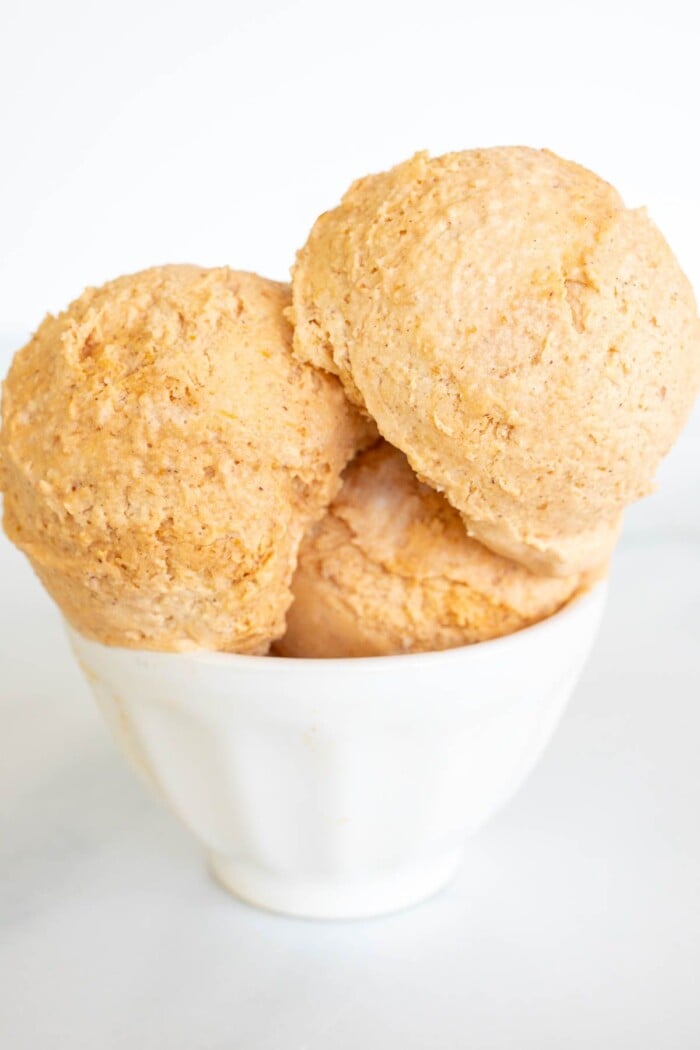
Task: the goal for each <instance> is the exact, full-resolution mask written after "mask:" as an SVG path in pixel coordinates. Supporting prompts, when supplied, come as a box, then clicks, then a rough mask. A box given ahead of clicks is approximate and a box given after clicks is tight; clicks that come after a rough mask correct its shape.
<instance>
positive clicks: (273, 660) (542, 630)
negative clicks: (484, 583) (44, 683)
mask: <svg viewBox="0 0 700 1050" xmlns="http://www.w3.org/2000/svg"><path fill="white" fill-rule="evenodd" d="M607 593H608V581H607V578H603V579H600V580H597V581H596V582H595V583H594V584H593V585H592V586H591V587H589V588H587V589H586V590H583V591H581V592H579V593H578V594H576V595H574V597H573V598H571V599H570V600H569V601H568V602H567V603H566V604H565V605H563V606H562V607H561V609H557V611H556V612H554V613H552V614H551V615H550V616H547V617H546V618H545V619H544V620H538V621H537V622H536V623H533V624H530V625H529V626H528V627H521V628H520V630H517V631H513V632H512V633H511V634H506V635H501V636H499V637H498V638H489V639H486V640H485V641H483V642H472V643H471V644H470V645H460V646H455V647H453V648H451V649H438V650H430V651H427V652H418V653H393V654H391V655H389V656H329V657H318V656H314V657H301V656H253V655H249V654H246V653H226V652H219V651H216V650H210V649H191V650H187V651H185V652H164V651H162V650H156V649H131V648H129V649H127V648H125V647H123V646H112V645H105V644H104V643H102V642H98V641H96V640H94V639H91V638H87V637H86V636H85V635H84V634H82V633H81V632H80V631H78V630H76V628H74V627H73V626H72V625H71V624H69V623H67V624H66V626H67V628H68V632H69V635H71V636H72V638H74V639H76V640H77V641H78V644H79V645H87V646H90V647H91V646H95V647H98V648H99V649H101V650H102V651H103V652H110V651H113V652H115V653H116V652H119V653H122V654H129V656H130V657H131V659H133V660H139V661H140V660H148V662H149V663H150V662H155V663H157V662H160V661H161V660H164V659H172V658H173V657H175V658H177V659H178V660H181V661H183V662H184V661H187V662H189V663H198V664H208V665H212V666H219V667H225V666H229V667H234V666H235V667H236V668H238V669H239V670H247V671H254V672H255V673H258V674H271V673H275V672H277V673H281V674H285V675H288V674H292V675H297V676H302V675H307V674H309V673H318V670H319V668H322V669H324V670H328V671H330V670H331V669H333V670H335V671H343V670H345V671H347V672H350V671H352V672H353V673H355V672H363V673H366V672H370V673H377V674H378V673H384V672H386V671H387V670H389V669H391V668H394V670H397V669H398V668H397V661H400V662H401V666H402V667H403V668H404V669H405V670H409V669H410V668H413V669H415V670H419V669H421V670H423V669H425V668H428V669H429V668H430V667H432V666H434V665H435V664H436V663H440V664H445V663H449V662H458V661H463V660H465V659H467V660H471V661H475V660H479V659H482V658H483V659H491V657H493V656H494V655H495V654H497V653H498V652H499V651H502V652H503V654H504V656H506V655H507V654H508V651H509V650H513V649H516V648H521V647H523V646H526V645H529V644H530V643H531V642H532V641H533V639H535V638H536V639H537V640H538V641H543V640H546V638H547V636H548V635H552V634H555V633H556V632H557V631H558V630H560V629H561V628H562V626H563V625H564V624H565V623H567V622H568V621H570V620H572V619H575V618H576V617H580V616H581V615H585V613H587V612H591V613H593V614H595V613H596V612H598V614H599V615H602V612H603V609H604V606H605V600H606V597H607ZM467 654H468V655H467Z"/></svg>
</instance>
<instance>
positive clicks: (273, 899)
mask: <svg viewBox="0 0 700 1050" xmlns="http://www.w3.org/2000/svg"><path fill="white" fill-rule="evenodd" d="M461 860H462V850H456V851H452V852H449V853H441V854H438V855H437V856H436V857H429V858H427V859H425V858H424V859H421V860H420V861H413V862H411V863H407V864H402V865H401V866H399V867H396V868H393V869H390V870H387V871H377V872H373V873H371V874H364V875H363V874H358V875H357V876H355V877H354V878H342V877H332V876H329V877H328V878H327V879H313V878H305V877H295V876H293V875H288V874H281V873H277V872H274V871H269V870H265V869H262V868H258V867H255V866H254V865H252V864H248V863H246V862H245V861H239V860H235V859H233V858H231V857H224V856H222V855H221V854H217V853H210V854H209V864H210V867H211V870H212V872H213V874H214V876H215V877H216V878H217V879H218V881H219V882H220V883H221V884H222V886H224V887H225V889H227V890H228V891H229V892H230V893H232V894H234V896H236V897H240V898H241V900H244V901H246V903H248V904H254V905H255V906H256V907H258V908H264V909H265V910H267V911H274V912H278V913H281V914H283V915H295V916H298V917H299V918H307V919H363V918H370V917H372V916H374V915H387V914H389V913H390V912H395V911H402V910H403V909H404V908H409V907H411V905H413V904H418V903H419V901H422V900H425V899H426V898H427V897H432V896H433V894H435V893H437V892H438V891H439V890H441V889H442V888H443V887H444V886H445V885H446V884H447V883H448V882H449V881H450V880H451V879H452V877H453V876H454V874H455V872H456V871H457V868H458V867H459V864H460V862H461Z"/></svg>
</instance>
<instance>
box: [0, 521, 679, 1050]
mask: <svg viewBox="0 0 700 1050" xmlns="http://www.w3.org/2000/svg"><path fill="white" fill-rule="evenodd" d="M676 525H677V526H678V527H677V528H674V530H673V531H671V532H669V533H668V534H667V535H666V536H663V535H658V536H657V537H656V538H654V539H653V538H650V536H649V535H647V534H646V533H645V532H644V531H643V530H642V531H641V532H640V533H639V534H638V535H636V536H635V535H634V534H633V535H632V536H631V537H629V538H628V539H627V540H626V541H624V542H623V544H622V546H621V548H620V550H619V552H618V554H617V556H616V558H615V563H614V566H613V573H612V593H611V599H610V604H609V609H608V612H607V615H606V619H605V622H604V625H603V629H602V633H601V635H600V638H599V640H598V643H597V646H596V648H595V651H594V654H593V656H592V659H591V661H590V663H589V666H588V668H587V671H586V672H585V674H584V678H583V681H582V683H581V685H580V687H579V689H578V690H577V692H576V694H575V696H574V699H573V701H572V703H571V706H570V709H569V711H568V713H567V715H566V716H565V719H564V722H563V724H562V726H561V728H560V730H559V731H558V733H557V735H556V737H555V740H554V742H553V744H552V746H551V747H550V749H549V751H548V753H547V755H546V756H545V758H544V760H543V762H542V764H541V765H540V766H539V768H538V769H537V770H536V772H535V773H534V774H533V776H532V777H531V778H530V780H529V781H528V783H527V785H526V786H525V788H524V789H523V791H522V792H521V794H520V795H519V796H518V797H517V799H516V800H515V801H514V802H513V803H512V804H511V805H510V806H509V807H508V808H507V809H506V810H505V811H503V813H502V814H501V815H500V816H499V817H498V818H497V819H496V820H495V821H494V822H493V823H492V824H491V825H490V826H489V827H487V828H486V829H485V830H484V831H483V832H482V833H481V834H479V835H478V836H477V837H475V838H474V839H473V840H472V843H471V845H470V848H469V851H468V855H467V859H466V862H465V864H464V866H463V868H462V870H461V871H460V873H459V875H458V877H457V879H456V880H455V882H454V883H453V884H452V885H451V886H450V887H449V889H447V890H446V891H445V892H443V893H442V894H441V895H439V896H438V897H435V898H434V899H433V900H431V901H428V902H427V903H425V904H423V905H421V906H420V907H418V908H416V909H414V910H413V911H409V912H406V913H403V914H401V915H396V916H393V917H390V918H386V919H375V920H373V921H369V922H360V923H330V924H324V923H312V922H304V921H298V920H291V919H284V918H279V917H276V916H273V915H268V914H265V913H263V912H259V911H256V910H255V909H252V908H249V907H247V906H246V905H244V904H241V903H239V902H237V901H236V900H234V899H233V898H230V897H228V896H227V895H226V894H225V893H224V892H223V891H222V890H221V889H220V888H219V887H218V886H217V885H216V884H215V883H214V882H213V881H212V880H211V878H210V877H209V875H208V874H207V872H206V870H205V868H204V864H203V858H202V855H201V852H200V850H199V848H198V846H197V844H196V842H194V841H193V840H192V839H191V838H190V837H189V835H188V833H187V832H186V831H185V830H184V829H183V828H181V827H180V826H179V825H178V824H177V822H176V821H175V819H174V818H173V817H171V815H170V814H169V813H167V812H166V811H165V810H164V809H162V808H161V807H160V805H159V804H158V803H157V802H156V801H155V800H154V799H152V798H151V797H150V796H149V794H147V792H146V790H145V789H144V788H143V787H142V786H141V784H140V783H139V782H138V781H137V780H136V779H135V778H134V777H133V776H132V773H131V771H130V770H129V769H128V768H127V767H126V765H125V763H124V762H123V760H122V758H121V756H120V755H119V754H118V753H117V752H116V750H115V748H114V746H113V744H112V741H111V738H110V737H109V736H108V735H107V731H106V729H105V728H104V726H103V725H102V723H101V721H100V718H99V715H98V713H97V710H96V708H95V707H94V705H93V702H92V700H91V698H90V696H89V694H88V691H87V688H86V686H85V684H84V683H83V681H82V679H81V677H80V674H79V672H78V670H77V668H76V667H75V665H74V663H73V660H72V658H71V656H70V654H69V652H68V648H67V644H66V640H65V637H64V635H63V631H62V628H61V625H60V621H59V618H58V616H57V614H56V613H55V611H54V609H53V608H52V606H51V604H50V603H49V601H48V599H46V598H45V597H44V595H43V593H42V592H41V590H40V588H39V585H38V584H37V582H36V581H35V580H34V578H33V576H32V574H31V572H30V570H29V569H28V567H27V566H26V565H25V563H24V561H23V559H22V558H21V557H20V556H19V555H18V554H17V553H16V552H15V551H14V550H13V549H12V548H11V547H10V546H9V544H8V543H7V541H5V540H4V539H3V540H1V541H0V580H1V581H2V585H1V586H2V593H1V597H0V637H1V638H2V651H1V672H0V709H1V710H0V717H1V718H2V726H3V732H2V743H1V744H0V748H1V751H0V757H1V761H0V882H1V894H0V926H1V928H0V1045H2V1046H3V1047H8V1048H12V1050H30V1048H31V1050H35V1048H43V1047H49V1046H50V1047H52V1050H61V1048H63V1047H66V1048H70V1050H94V1048H95V1047H100V1048H101V1050H112V1048H121V1047H138V1048H139V1050H157V1048H164V1050H165V1048H167V1050H180V1048H182V1050H237V1048H242V1050H243V1048H245V1050H280V1048H282V1050H287V1048H289V1050H322V1048H323V1050H328V1048H334V1050H346V1048H347V1050H351V1048H352V1050H355V1048H357V1047H367V1048H373V1047H382V1048H390V1050H391V1048H394V1047H396V1048H397V1050H398V1048H399V1047H400V1048H401V1050H414V1048H415V1050H418V1048H425V1047H440V1048H441V1050H450V1048H460V1050H461V1048H464V1047H467V1046H469V1047H478V1048H479V1050H502V1048H511V1047H512V1048H517V1050H529V1048H532V1050H548V1048H550V1047H551V1048H552V1050H555V1048H556V1050H560V1048H561V1047H563V1046H566V1047H567V1050H570V1048H578V1047H581V1048H586V1050H590V1048H591V1047H598V1046H601V1047H603V1046H604V1047H606V1050H608V1048H618V1047H625V1048H626V1047H630V1048H635V1050H643V1048H647V1047H648V1048H650V1050H651V1048H652V1047H653V1048H657V1047H659V1046H663V1047H664V1048H665V1050H674V1048H679V1050H681V1048H682V1050H688V1048H689V1047H691V1046H695V1045H699V1044H700V1004H699V1002H698V996H697V974H698V971H699V970H700V898H699V895H698V886H699V885H700V821H699V820H698V808H699V805H700V763H698V761H697V741H698V738H699V737H700V537H698V536H697V533H696V532H695V529H694V522H693V519H692V516H688V517H686V519H685V524H684V523H683V521H681V522H680V523H679V522H676ZM681 525H683V526H684V527H680V526H681ZM685 526H687V527H685Z"/></svg>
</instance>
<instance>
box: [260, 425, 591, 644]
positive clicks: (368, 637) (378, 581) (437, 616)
mask: <svg viewBox="0 0 700 1050" xmlns="http://www.w3.org/2000/svg"><path fill="white" fill-rule="evenodd" d="M585 583H586V581H585V580H584V579H583V577H581V576H579V575H574V576H571V577H569V578H566V579H564V578H555V577H546V576H540V575H535V574H533V573H531V572H529V571H528V570H527V569H526V568H524V567H523V566H522V565H519V564H517V563H516V562H513V561H510V560H508V559H506V558H503V557H501V556H500V555H498V554H494V553H493V552H492V551H490V550H488V549H487V548H486V547H484V546H483V545H482V544H480V543H478V542H477V541H476V540H474V539H471V538H470V537H469V536H468V535H467V533H466V531H465V529H464V524H463V522H462V520H461V518H460V516H459V514H458V513H457V511H456V510H454V509H453V508H452V507H451V506H450V505H449V504H448V502H447V501H446V500H445V499H444V497H443V496H441V495H439V493H437V492H435V491H434V490H433V489H431V488H429V487H428V486H427V485H424V484H422V483H421V482H420V481H419V480H418V478H417V477H416V475H415V474H414V473H413V471H412V470H411V468H410V466H409V465H408V462H407V461H406V458H405V457H404V456H403V455H402V453H401V452H399V451H398V450H397V449H395V448H392V447H391V446H390V445H389V444H387V443H386V442H381V443H380V444H379V445H377V446H375V447H374V448H371V449H369V450H368V451H366V452H363V453H361V454H360V455H359V456H358V457H357V458H356V459H355V460H353V462H352V463H351V464H350V465H349V467H348V468H347V470H346V472H345V476H344V483H343V487H342V489H341V490H340V492H339V494H338V495H337V496H336V498H335V499H334V501H333V502H332V503H331V506H330V508H329V510H328V512H327V514H326V516H325V517H324V518H323V519H322V520H321V521H320V522H318V524H316V525H315V526H313V527H312V529H311V530H310V532H309V534H308V535H307V536H306V538H305V540H304V542H303V544H302V546H301V550H300V553H299V564H298V567H297V571H296V574H295V576H294V581H293V584H292V589H293V591H294V603H293V605H292V607H291V609H290V611H289V613H288V616H287V631H286V634H285V635H284V637H283V639H282V641H281V642H278V643H277V644H276V646H275V651H276V652H277V653H279V654H280V655H284V656H296V657H344V656H384V655H391V654H397V653H407V652H419V651H422V650H439V649H448V648H452V647H454V646H459V645H467V644H469V643H472V642H480V641H484V640H485V639H488V638H496V637H499V636H501V635H504V634H510V633H511V632H512V631H517V630H518V629H519V628H521V627H525V626H527V625H528V624H531V623H534V622H536V621H537V620H541V619H543V618H544V617H546V616H549V615H550V614H551V613H553V612H555V611H556V610H557V609H559V608H560V607H561V606H562V605H563V604H564V603H565V602H566V601H567V600H568V599H570V598H571V597H572V595H574V594H575V593H576V592H577V591H578V590H579V589H580V588H581V587H582V586H585Z"/></svg>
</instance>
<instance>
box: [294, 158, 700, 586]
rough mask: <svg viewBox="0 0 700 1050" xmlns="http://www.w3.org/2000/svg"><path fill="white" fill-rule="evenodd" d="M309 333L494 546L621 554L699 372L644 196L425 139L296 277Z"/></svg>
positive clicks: (585, 174)
mask: <svg viewBox="0 0 700 1050" xmlns="http://www.w3.org/2000/svg"><path fill="white" fill-rule="evenodd" d="M290 316H291V318H292V320H293V322H294V324H295V335H294V347H295V352H296V354H297V356H298V357H299V358H300V359H303V360H306V361H311V362H313V363H314V364H316V365H320V366H322V367H323V368H326V369H328V370H329V371H331V372H335V373H336V374H338V375H339V376H340V378H341V379H342V381H343V384H344V386H345V388H346V390H347V391H348V394H349V395H350V396H351V397H352V398H353V400H354V401H355V402H356V403H357V404H358V405H360V406H361V407H362V408H364V409H365V410H366V411H367V412H368V414H369V415H370V416H372V417H373V418H374V419H375V420H376V422H377V425H378V427H379V430H380V432H381V433H382V434H383V435H384V437H386V438H387V439H388V440H389V441H391V443H392V444H394V445H396V446H397V447H399V448H400V449H402V451H403V452H405V453H406V455H407V457H408V459H409V461H410V463H411V465H412V467H413V468H414V470H416V471H417V473H418V474H419V475H420V476H421V477H422V478H423V479H424V480H426V481H427V482H428V483H429V484H431V485H432V486H434V487H435V488H436V489H439V490H440V491H442V492H444V493H445V495H446V496H447V498H448V500H449V501H450V503H451V504H452V505H453V506H454V507H456V508H457V509H458V510H459V511H460V512H461V513H462V515H463V517H464V521H465V523H466V525H467V528H468V530H469V532H470V534H471V535H473V536H474V537H476V538H477V539H479V540H481V541H482V542H483V543H485V544H486V545H487V546H489V547H490V548H491V549H492V550H494V551H497V552H499V553H501V554H503V555H506V556H508V557H511V558H515V559H517V560H518V561H520V562H522V563H523V564H524V565H526V566H528V567H529V568H531V569H533V570H535V571H539V572H543V573H548V574H557V575H562V576H566V575H571V574H572V573H575V572H578V571H581V570H583V569H586V568H590V567H591V566H594V565H596V564H598V563H600V562H601V561H603V560H604V559H605V558H606V557H607V555H608V554H609V553H610V551H611V549H612V547H613V545H614V542H615V539H616V536H617V533H618V529H619V525H620V519H621V514H622V511H623V510H624V508H625V506H626V505H627V504H629V503H630V502H631V501H633V500H636V499H638V498H640V497H641V496H644V495H645V494H646V493H648V492H649V491H650V490H651V488H652V480H653V477H654V474H655V471H656V469H657V467H658V464H659V462H660V460H661V459H662V457H663V456H664V455H665V454H666V453H667V452H668V451H669V449H670V447H671V445H672V443H673V442H674V440H675V439H676V437H677V436H678V434H679V432H680V430H681V427H682V425H683V423H684V421H685V419H686V417H687V415H688V413H689V410H690V407H691V405H692V403H693V400H694V397H695V394H696V391H697V388H698V383H699V382H700V324H699V322H698V317H697V310H696V306H695V302H694V299H693V294H692V291H691V288H690V285H689V283H688V281H687V279H686V278H685V276H684V274H683V273H682V271H681V269H680V267H679V265H678V263H677V262H676V260H675V258H674V256H673V254H672V252H671V250H670V248H669V247H668V245H667V244H666V242H665V240H664V238H663V237H662V235H661V234H660V233H659V231H658V230H657V229H656V227H655V226H654V225H653V223H652V222H651V221H650V219H649V218H648V217H647V214H646V212H645V211H643V210H629V209H627V208H625V206H624V204H623V202H622V200H621V199H620V197H619V195H618V194H617V192H616V191H615V190H614V189H613V188H612V186H610V185H608V184H607V183H606V182H604V181H603V180H602V179H600V178H598V176H596V175H594V174H592V173H591V172H589V171H587V170H586V169H585V168H582V167H579V166H578V165H576V164H573V163H570V162H568V161H565V160H562V159H561V158H559V157H557V156H555V155H554V154H552V153H549V152H546V151H539V150H533V149H526V148H497V149H486V150H475V151H471V152H464V153H454V154H449V155H447V156H443V157H438V158H434V159H431V158H430V157H428V156H427V155H426V154H418V155H417V156H415V157H414V158H413V159H412V160H409V161H407V162H406V163H403V164H399V165H398V166H397V167H395V168H393V169H392V170H390V171H388V172H385V173H383V174H380V175H371V176H368V177H367V178H363V179H360V180H359V181H358V182H356V183H354V185H353V186H351V188H350V189H349V191H348V192H347V194H346V195H345V197H344V198H343V200H342V203H341V204H340V205H339V206H338V207H337V208H335V209H334V210H332V211H330V212H327V213H325V214H324V215H322V216H321V217H320V218H319V219H318V220H317V222H316V224H315V225H314V227H313V230H312V231H311V234H310V236H309V239H308V241H307V243H306V245H305V247H304V248H303V249H302V250H301V251H300V252H299V254H298V257H297V262H296V266H295V268H294V274H293V308H292V311H291V315H290Z"/></svg>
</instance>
